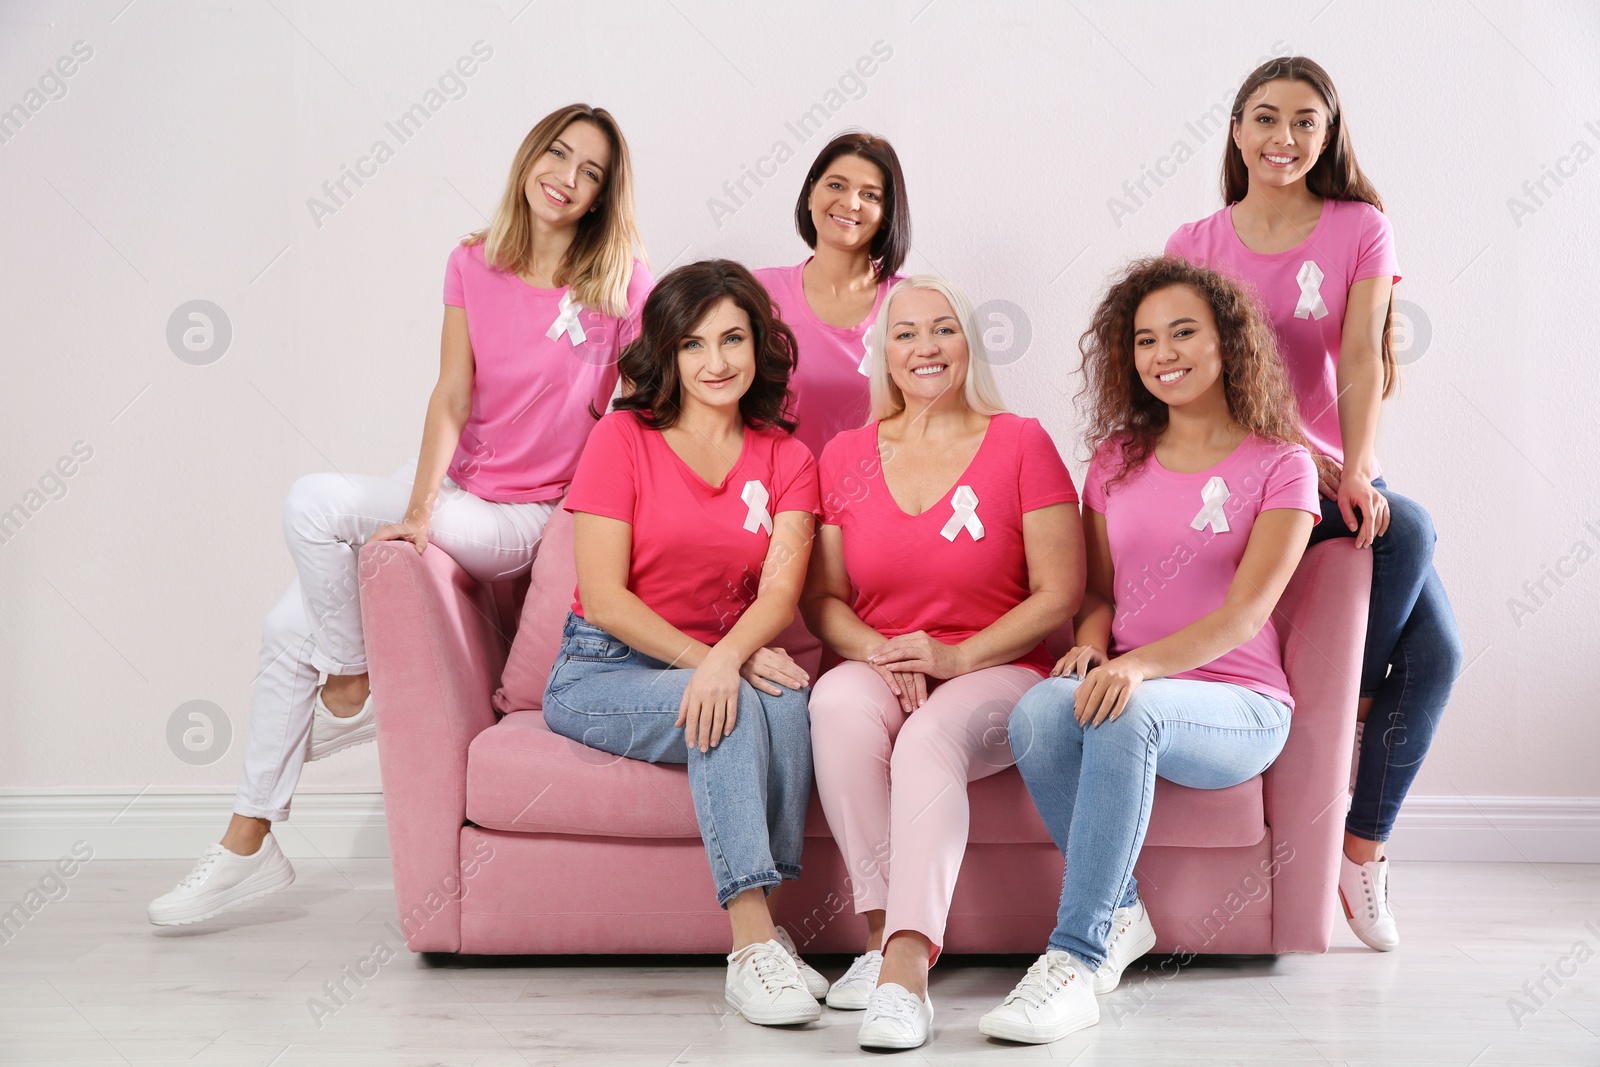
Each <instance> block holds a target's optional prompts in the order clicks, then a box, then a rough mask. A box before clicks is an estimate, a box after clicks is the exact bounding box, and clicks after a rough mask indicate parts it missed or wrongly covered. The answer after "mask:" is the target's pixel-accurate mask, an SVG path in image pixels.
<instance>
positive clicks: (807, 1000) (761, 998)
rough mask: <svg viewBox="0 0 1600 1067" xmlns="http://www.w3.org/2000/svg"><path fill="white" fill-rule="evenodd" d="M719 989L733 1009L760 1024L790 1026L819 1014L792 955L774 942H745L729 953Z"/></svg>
mask: <svg viewBox="0 0 1600 1067" xmlns="http://www.w3.org/2000/svg"><path fill="white" fill-rule="evenodd" d="M722 992H723V996H725V997H726V998H727V1000H728V1003H729V1004H730V1005H731V1006H732V1007H733V1009H734V1010H735V1011H737V1012H738V1013H739V1014H740V1015H742V1016H744V1017H745V1018H746V1019H747V1020H749V1021H750V1022H753V1023H756V1024H758V1025H760V1026H791V1025H793V1024H795V1023H809V1022H814V1021H816V1020H817V1019H819V1018H821V1017H822V1008H821V1007H820V1006H819V1005H818V1004H817V998H816V997H814V996H812V995H811V994H810V993H809V992H808V991H807V990H806V984H805V982H804V981H803V980H802V979H801V978H800V970H799V968H798V967H796V966H795V962H794V957H793V956H791V955H789V951H788V950H787V949H785V948H784V947H783V946H782V945H780V944H778V942H776V941H762V942H759V943H757V944H754V945H746V946H745V947H744V948H742V949H740V950H739V951H738V952H735V953H733V954H732V955H730V956H729V957H728V978H727V981H726V982H725V983H724V984H723V987H722Z"/></svg>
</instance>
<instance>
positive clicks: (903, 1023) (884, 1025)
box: [856, 982, 933, 1048]
mask: <svg viewBox="0 0 1600 1067" xmlns="http://www.w3.org/2000/svg"><path fill="white" fill-rule="evenodd" d="M932 1030H933V1000H932V999H931V998H930V999H928V1000H923V999H922V998H921V997H919V996H917V995H916V994H915V993H913V992H911V990H909V989H907V988H906V987H905V986H902V985H896V984H895V983H893V982H885V983H884V984H883V985H881V986H879V987H878V988H876V989H874V990H873V991H872V995H871V996H870V997H868V998H867V1015H866V1018H864V1019H862V1020H861V1029H860V1031H858V1032H857V1034H856V1043H857V1044H859V1045H860V1046H861V1047H862V1048H917V1047H918V1046H920V1045H922V1044H924V1043H926V1042H927V1040H928V1034H929V1033H930V1032H931V1031H932Z"/></svg>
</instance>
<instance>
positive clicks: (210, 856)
mask: <svg viewBox="0 0 1600 1067" xmlns="http://www.w3.org/2000/svg"><path fill="white" fill-rule="evenodd" d="M221 861H222V853H221V852H220V851H214V850H212V849H207V850H206V851H205V852H204V853H202V854H201V856H200V862H199V863H197V864H195V868H194V870H192V871H190V872H189V873H188V874H186V875H184V876H183V881H181V882H179V883H178V888H180V889H193V888H194V887H195V886H197V885H199V884H200V883H201V882H203V881H205V880H206V879H207V878H208V877H210V876H211V870H212V868H214V867H216V865H217V864H218V863H220V862H221Z"/></svg>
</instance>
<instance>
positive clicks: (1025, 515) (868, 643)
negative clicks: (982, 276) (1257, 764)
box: [801, 276, 1084, 1048]
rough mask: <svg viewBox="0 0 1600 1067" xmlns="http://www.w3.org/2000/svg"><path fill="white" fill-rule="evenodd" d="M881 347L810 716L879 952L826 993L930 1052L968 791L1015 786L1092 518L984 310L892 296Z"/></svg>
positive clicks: (850, 441) (834, 813) (810, 598)
mask: <svg viewBox="0 0 1600 1067" xmlns="http://www.w3.org/2000/svg"><path fill="white" fill-rule="evenodd" d="M875 338H876V339H875V340H874V342H873V345H872V355H871V360H872V362H871V368H870V370H871V374H870V375H869V378H870V393H871V402H872V420H871V421H870V422H869V423H868V424H867V425H866V426H864V427H861V428H860V429H856V430H847V431H845V432H843V433H841V434H839V435H838V436H836V437H835V438H834V439H833V440H832V441H830V442H829V443H828V446H827V447H826V448H825V449H824V450H823V453H822V462H821V494H822V526H821V529H820V531H819V533H818V535H817V540H816V545H815V548H814V550H813V553H812V560H811V572H810V575H809V578H808V584H807V589H806V593H805V596H804V599H803V601H802V605H801V606H802V611H803V612H804V614H805V618H806V622H807V623H808V625H809V626H810V628H811V630H812V632H814V633H816V634H817V635H818V636H819V637H821V639H822V641H823V643H824V645H825V646H826V647H827V648H829V649H831V650H832V651H833V652H834V653H835V654H837V655H838V656H839V657H840V658H841V659H843V660H844V662H843V663H840V664H839V665H838V666H836V667H834V668H833V669H831V670H829V671H828V672H826V673H825V674H823V675H822V677H821V678H819V679H818V680H817V683H816V686H815V688H814V690H813V692H812V696H811V730H812V735H811V736H812V758H813V762H814V765H815V768H816V777H817V793H818V796H819V797H820V799H821V801H822V808H823V811H824V812H826V813H827V816H828V825H829V827H830V828H831V829H832V830H833V835H834V837H835V839H836V840H837V841H838V842H839V847H840V850H841V851H842V852H843V854H844V857H845V860H846V863H847V864H848V866H849V872H850V875H849V877H850V885H851V891H852V896H853V898H854V905H855V910H856V911H857V913H863V914H865V915H866V917H867V931H868V933H867V945H866V951H865V952H864V953H863V954H862V955H861V956H860V957H858V958H857V959H856V961H855V962H854V964H852V966H851V967H850V969H849V970H848V971H847V972H846V973H845V975H844V977H842V978H841V979H839V981H837V982H835V983H834V985H833V988H832V989H831V990H829V992H828V997H827V1000H828V1004H829V1005H830V1006H832V1007H835V1008H858V1009H859V1008H865V1009H866V1015H865V1017H864V1019H863V1021H862V1025H861V1030H860V1033H859V1034H858V1038H857V1039H858V1041H859V1042H860V1043H861V1045H862V1046H864V1047H868V1048H915V1047H917V1046H919V1045H921V1044H922V1043H923V1042H925V1041H926V1040H927V1039H928V1034H929V1030H930V1027H931V1025H932V1021H933V1006H932V1003H931V1002H930V1001H929V999H928V995H927V985H928V968H929V967H930V966H931V965H932V963H933V962H934V961H935V960H936V959H937V958H938V955H939V951H940V947H941V945H942V943H943V941H944V928H945V920H946V918H947V917H948V914H949V910H950V898H951V895H952V893H953V892H954V890H955V882H956V874H957V872H958V870H959V869H960V866H961V859H962V856H963V855H964V853H965V851H966V844H967V825H968V814H969V812H968V806H967V783H968V782H970V781H973V780H976V779H978V778H983V777H987V776H988V775H991V774H995V773H996V772H998V771H1001V770H1003V769H1004V768H1006V767H1009V766H1010V765H1011V763H1012V759H1011V751H1010V749H1009V748H1008V747H1007V745H1006V720H1007V717H1008V716H1009V715H1010V713H1011V708H1012V707H1013V706H1014V705H1015V704H1016V702H1017V700H1018V698H1020V697H1021V696H1022V694H1023V693H1025V692H1026V691H1027V690H1028V689H1029V687H1031V686H1032V685H1034V684H1035V683H1036V682H1038V681H1039V680H1040V679H1042V678H1043V677H1044V676H1045V674H1046V672H1048V671H1049V669H1050V658H1049V654H1048V652H1047V651H1046V650H1045V645H1044V639H1045V636H1046V635H1048V634H1049V633H1051V632H1052V631H1054V630H1055V629H1056V628H1057V627H1059V626H1060V625H1061V624H1062V623H1064V622H1066V620H1067V619H1068V618H1070V617H1071V615H1072V612H1073V611H1074V610H1075V609H1076V608H1077V605H1078V598H1079V596H1080V595H1081V594H1082V591H1083V567H1084V564H1083V540H1082V532H1081V528H1080V526H1079V522H1078V512H1077V509H1076V508H1075V507H1074V506H1073V505H1074V504H1075V503H1076V502H1077V499H1078V495H1077V492H1076V490H1075V489H1074V487H1073V484H1072V479H1071V477H1070V476H1069V475H1068V474H1067V469H1066V466H1065V465H1064V464H1063V463H1062V462H1061V457H1060V455H1059V454H1058V453H1057V452H1056V447H1055V445H1054V443H1052V442H1051V440H1050V437H1049V435H1048V434H1047V433H1045V431H1044V429H1043V427H1041V426H1040V425H1039V423H1038V422H1037V421H1036V420H1034V419H1025V418H1021V417H1019V416H1016V415H1013V414H1011V413H1009V412H1007V411H1006V410H1005V406H1004V404H1003V402H1002V401H1001V399H1000V396H999V392H998V390H997V389H996V388H995V385H994V381H993V378H992V375H991V373H990V370H989V366H988V363H987V360H986V357H985V353H984V348H983V341H982V335H981V333H980V331H979V329H978V324H977V322H976V316H975V315H974V313H973V309H972V304H971V303H970V302H969V301H968V300H967V298H966V297H965V296H964V295H963V294H962V293H961V292H960V291H959V290H957V289H955V288H954V287H953V286H951V285H950V284H949V283H948V282H945V281H943V280H941V279H939V278H935V277H929V276H917V277H912V278H908V279H905V280H903V281H900V282H897V283H896V284H895V285H894V286H893V287H892V288H891V289H890V290H889V294H888V297H887V299H885V301H884V303H883V307H882V309H881V310H880V312H879V314H878V320H877V324H876V331H875Z"/></svg>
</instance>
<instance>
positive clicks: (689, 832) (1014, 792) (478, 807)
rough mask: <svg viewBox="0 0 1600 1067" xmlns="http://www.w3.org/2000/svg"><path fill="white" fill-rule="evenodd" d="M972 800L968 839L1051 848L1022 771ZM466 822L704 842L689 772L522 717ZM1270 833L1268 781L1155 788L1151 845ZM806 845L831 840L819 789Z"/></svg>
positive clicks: (491, 759) (481, 772)
mask: <svg viewBox="0 0 1600 1067" xmlns="http://www.w3.org/2000/svg"><path fill="white" fill-rule="evenodd" d="M532 595H533V594H532V593H531V592H530V593H529V596H532ZM509 669H510V668H509V667H508V668H507V670H508V671H509ZM969 796H970V797H971V798H972V822H971V828H970V831H969V833H968V840H970V841H973V842H978V843H983V844H1012V843H1048V842H1049V840H1050V835H1049V834H1048V833H1047V832H1046V831H1045V828H1044V824H1043V823H1042V822H1040V821H1039V815H1038V812H1037V811H1036V810H1035V809H1034V806H1033V800H1032V798H1030V797H1029V796H1028V789H1027V786H1026V785H1024V784H1023V781H1022V776H1021V775H1020V774H1018V773H1017V772H1016V771H1015V770H1014V769H1007V770H1005V771H1002V772H1001V773H999V774H996V775H991V776H990V777H988V778H984V779H982V780H980V781H977V782H974V783H972V785H971V786H970V787H969ZM467 818H468V819H469V820H470V821H472V822H473V823H476V824H477V825H479V826H482V827H486V828H488V829H492V830H522V831H526V832H529V833H551V834H579V835H584V836H595V837H647V838H648V837H694V838H697V837H699V836H700V831H699V827H698V824H697V823H696V821H695V815H694V802H693V800H692V799H691V798H690V795H689V774H688V770H687V769H686V768H685V767H684V766H683V765H682V764H656V763H645V762H643V761H640V760H632V759H626V758H624V757H621V756H613V755H611V754H609V753H606V752H601V751H599V750H597V749H592V748H587V747H585V746H584V745H580V744H579V743H578V742H576V741H572V740H570V739H568V738H565V737H562V736H560V735H559V734H554V733H551V732H550V729H549V728H548V727H547V726H545V723H544V714H543V713H542V712H538V711H518V712H513V713H512V714H509V715H507V716H506V717H505V718H503V719H501V720H500V722H498V723H496V724H495V725H494V726H491V727H490V728H489V729H487V730H484V731H483V732H482V733H480V734H479V735H478V736H477V737H476V738H475V739H474V740H473V742H472V747H471V749H470V750H469V751H468V755H467ZM1265 834H1266V822H1265V819H1264V818H1263V817H1262V807H1261V778H1260V777H1259V776H1257V777H1255V778H1252V779H1250V780H1249V781H1247V782H1244V783H1243V784H1241V785H1236V786H1233V787H1232V788H1229V789H1187V788H1185V787H1183V786H1179V785H1174V784H1173V783H1171V782H1169V781H1167V780H1166V779H1164V778H1158V779H1157V780H1156V796H1155V802H1154V806H1153V807H1152V809H1151V816H1150V829H1149V832H1148V834H1147V835H1146V839H1145V843H1146V844H1149V845H1195V846H1203V847H1211V848H1223V847H1241V846H1246V845H1253V844H1255V843H1256V842H1258V841H1260V840H1261V839H1262V837H1263V836H1265ZM806 836H808V837H827V836H830V835H829V832H828V824H827V820H826V819H825V818H824V817H823V815H822V810H821V806H820V805H819V804H818V802H817V797H816V793H815V790H813V792H812V797H811V811H810V814H809V815H808V816H807V819H806Z"/></svg>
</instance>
